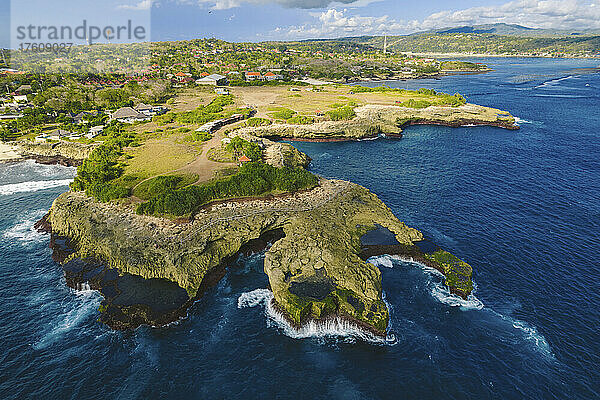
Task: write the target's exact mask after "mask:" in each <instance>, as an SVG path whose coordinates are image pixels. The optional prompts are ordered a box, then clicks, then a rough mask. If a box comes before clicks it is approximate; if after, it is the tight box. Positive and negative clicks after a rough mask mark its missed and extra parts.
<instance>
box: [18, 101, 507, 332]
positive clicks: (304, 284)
mask: <svg viewBox="0 0 600 400" xmlns="http://www.w3.org/2000/svg"><path fill="white" fill-rule="evenodd" d="M356 114H357V116H356V118H354V119H352V120H350V121H327V122H320V123H315V124H312V125H287V124H275V125H270V126H263V127H252V128H250V127H246V128H240V129H237V130H234V131H232V132H230V134H229V136H230V137H233V136H240V137H242V138H244V139H246V140H250V141H254V142H260V143H261V147H262V149H263V158H264V161H265V162H267V163H268V164H271V165H273V166H276V167H304V168H305V167H306V166H307V165H308V164H309V162H310V158H308V157H307V156H306V155H305V154H303V153H301V152H299V151H298V150H297V149H295V148H294V147H293V146H291V145H289V144H287V143H280V142H276V141H273V140H271V139H286V140H290V141H294V140H307V141H340V140H365V139H372V138H376V137H378V136H386V137H395V138H401V137H402V130H403V128H405V127H406V126H409V125H419V124H435V125H445V126H452V127H454V126H464V125H487V126H496V127H501V128H505V129H518V125H516V124H515V119H514V117H512V116H511V115H510V114H509V113H506V112H503V111H500V110H496V109H492V108H488V107H481V106H476V105H472V104H466V105H464V106H460V107H433V106H432V107H428V108H426V109H408V108H403V107H397V106H378V105H368V106H363V107H359V108H357V109H356ZM92 149H93V147H91V146H88V147H73V146H72V145H71V144H70V143H65V144H62V145H58V144H55V145H50V146H39V147H38V146H36V147H28V148H27V151H28V153H29V154H34V155H35V156H36V157H48V158H49V159H50V160H54V161H55V160H60V157H64V158H67V159H71V160H82V159H85V157H87V155H89V152H91V150H92ZM40 159H41V160H43V158H40ZM37 227H38V228H39V229H43V230H44V231H47V232H50V234H51V235H52V240H51V244H52V246H53V249H54V253H55V255H56V260H57V261H58V262H60V263H61V264H62V265H63V268H64V270H65V276H66V280H67V283H68V284H69V286H71V287H73V288H74V289H77V290H81V289H82V288H83V289H85V290H87V289H96V290H99V291H100V292H101V293H102V294H103V296H104V301H103V302H102V304H101V306H100V312H101V315H100V321H102V322H104V323H106V324H107V325H108V326H110V327H112V328H114V329H134V328H136V327H138V326H140V325H143V324H144V325H152V326H164V325H167V324H169V323H172V322H174V321H177V320H179V319H181V318H184V317H185V316H186V315H187V313H188V309H189V308H190V306H191V305H192V304H193V303H194V302H195V301H196V300H198V299H199V298H200V297H201V296H202V295H203V294H204V293H205V291H206V290H208V289H210V288H211V287H212V286H214V285H215V284H216V283H217V282H219V281H220V279H221V278H223V276H224V275H225V273H226V270H227V268H231V267H234V265H235V263H236V260H237V259H238V256H239V255H240V254H243V253H245V252H247V251H265V260H264V271H265V273H266V275H267V276H268V278H269V289H270V290H271V291H272V293H273V299H272V300H271V304H270V306H271V307H272V309H273V310H276V312H277V313H278V314H280V315H281V316H282V317H283V318H284V319H285V320H286V321H287V322H288V323H289V324H290V326H292V327H294V328H296V329H301V328H302V327H304V326H307V324H313V323H317V324H321V323H328V322H331V321H344V323H347V324H351V325H352V326H355V327H358V328H360V329H361V330H364V331H368V332H369V333H371V334H374V335H377V336H382V337H384V336H385V335H386V332H387V328H388V323H389V310H388V308H387V305H386V304H385V302H384V301H383V289H382V288H383V283H382V278H381V272H380V270H379V269H378V268H377V267H376V266H374V265H373V264H371V263H369V262H368V259H369V258H370V257H373V256H378V255H383V254H389V255H397V256H399V257H400V258H401V259H406V260H410V261H415V262H419V263H422V264H424V265H427V266H429V267H431V268H434V269H436V270H438V271H439V272H441V273H442V274H443V275H444V276H445V277H446V285H447V286H448V287H449V289H450V291H451V293H453V294H455V295H457V296H460V297H462V298H463V299H466V298H467V297H468V296H469V295H470V294H471V291H472V290H473V283H472V275H473V269H472V267H471V266H470V265H468V264H467V263H465V262H464V261H462V260H460V259H459V258H457V257H455V256H454V255H452V254H450V253H448V252H446V251H444V250H442V249H440V248H439V247H437V246H435V245H433V244H431V243H430V242H428V241H426V240H425V238H424V237H423V234H422V233H421V232H419V231H418V230H416V229H414V228H410V227H408V226H406V225H405V224H404V223H402V222H401V221H400V220H398V218H396V216H394V214H393V213H392V211H391V210H390V209H389V208H388V207H387V206H386V205H385V204H383V203H382V202H381V201H380V200H379V199H378V198H377V196H375V195H374V194H373V193H371V192H370V191H369V190H367V189H365V188H363V187H361V186H359V185H356V184H353V183H350V182H345V181H341V180H328V179H321V180H320V182H319V185H318V186H317V187H315V188H313V189H309V190H305V191H301V192H296V193H288V194H284V195H280V196H269V197H265V198H249V199H229V200H221V201H216V202H213V203H211V204H208V205H206V206H205V207H203V208H202V209H200V210H199V211H198V212H196V213H195V214H194V215H192V216H191V217H190V218H186V219H180V220H169V219H167V218H158V217H150V216H141V215H137V214H136V212H135V205H134V204H132V203H128V202H125V203H123V202H109V203H100V202H97V201H95V200H94V199H92V198H90V197H88V196H86V195H85V194H84V193H80V192H67V193H64V194H62V195H61V196H59V197H58V198H57V199H56V200H55V201H54V203H53V205H52V208H51V209H50V211H49V213H48V215H47V216H46V217H45V218H44V219H43V220H42V221H41V222H40V223H39V224H38V226H37ZM373 236H374V237H375V238H378V237H379V239H376V240H374V239H373ZM381 238H384V240H380V239H381Z"/></svg>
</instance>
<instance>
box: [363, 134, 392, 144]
mask: <svg viewBox="0 0 600 400" xmlns="http://www.w3.org/2000/svg"><path fill="white" fill-rule="evenodd" d="M382 138H385V135H384V134H381V135H377V136H374V137H369V138H364V139H357V140H356V141H357V142H371V141H373V140H377V139H382Z"/></svg>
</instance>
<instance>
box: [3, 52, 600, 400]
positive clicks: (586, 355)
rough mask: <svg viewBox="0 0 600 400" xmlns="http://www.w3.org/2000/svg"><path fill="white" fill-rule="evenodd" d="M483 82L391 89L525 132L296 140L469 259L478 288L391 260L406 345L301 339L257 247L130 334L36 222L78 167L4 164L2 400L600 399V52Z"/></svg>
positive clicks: (520, 64)
mask: <svg viewBox="0 0 600 400" xmlns="http://www.w3.org/2000/svg"><path fill="white" fill-rule="evenodd" d="M476 61H482V62H485V63H487V64H488V65H490V66H491V67H492V68H494V71H493V72H490V73H486V74H481V75H468V76H450V77H445V78H443V79H441V80H420V81H409V82H387V84H389V85H390V86H395V87H404V88H411V89H413V88H418V87H427V88H433V89H436V90H442V91H446V92H450V93H454V92H460V93H462V94H463V95H465V96H466V97H467V98H468V100H469V101H470V102H473V103H477V104H482V105H486V106H493V107H497V108H500V109H503V110H508V111H510V112H511V113H512V114H513V115H515V116H517V117H519V121H520V124H521V127H522V129H521V130H520V131H508V130H502V129H496V128H487V127H466V128H458V129H451V128H444V127H425V126H419V127H412V128H409V129H407V130H406V132H405V137H404V138H403V139H402V140H387V139H378V140H373V141H364V142H350V143H326V144H321V143H319V144H315V143H295V145H296V146H298V148H300V149H301V150H302V151H304V152H306V153H307V154H309V155H310V156H311V157H312V158H313V163H312V165H311V169H312V171H313V172H315V173H318V174H321V175H324V176H327V177H336V178H342V179H348V180H352V181H354V182H356V183H359V184H362V185H364V186H366V187H367V188H369V189H370V190H372V191H373V192H374V193H376V194H377V195H378V196H379V197H380V198H381V199H382V200H383V201H384V202H385V203H386V204H387V205H389V206H390V208H391V209H392V210H393V211H394V212H395V214H396V215H397V216H398V217H399V218H400V219H401V220H403V221H405V222H406V223H407V224H409V225H410V226H413V227H416V228H418V229H420V230H422V231H423V232H425V233H426V234H427V235H428V236H429V237H430V238H432V239H433V240H434V241H435V242H436V243H437V244H439V245H440V246H442V247H444V248H445V249H447V250H449V251H451V252H453V253H454V254H456V255H457V256H459V257H461V258H463V259H464V260H466V261H467V262H469V263H470V264H471V265H472V266H473V267H474V269H475V271H476V272H475V276H474V280H475V282H476V284H477V290H476V293H475V296H476V299H473V300H472V301H470V302H469V303H465V304H463V305H462V306H460V307H459V306H456V301H455V300H456V299H454V298H452V297H450V296H448V295H447V293H445V292H444V290H443V287H442V285H441V278H440V277H439V276H437V275H436V274H433V273H431V272H430V271H427V270H424V269H423V268H421V267H419V266H418V265H413V264H407V263H403V262H399V261H397V260H394V259H392V258H390V257H385V256H384V257H379V258H377V259H374V260H372V262H374V263H376V264H377V265H379V266H380V267H381V269H382V271H383V288H384V291H385V295H386V300H387V302H388V303H389V305H390V309H391V321H392V328H391V332H390V336H392V337H393V340H389V341H388V342H387V343H373V342H370V341H367V340H364V339H361V338H356V337H352V336H347V335H346V336H328V335H322V334H318V333H315V335H314V336H308V337H307V335H298V334H294V333H292V332H290V331H289V330H288V329H286V328H285V327H284V326H282V325H281V324H280V323H279V322H278V321H277V320H274V319H272V318H271V317H270V316H269V315H267V314H266V311H265V299H267V298H268V297H269V293H268V291H265V290H264V289H266V288H267V279H266V276H265V275H264V273H263V272H262V265H263V264H262V263H263V258H262V256H261V255H260V254H259V255H254V256H252V257H249V258H247V259H243V260H241V265H242V266H241V267H232V268H231V269H230V270H229V272H228V273H227V275H226V277H225V278H224V279H223V280H222V281H221V282H220V283H219V284H218V286H217V287H215V288H214V289H213V290H211V291H209V292H208V294H207V295H206V296H205V297H204V298H202V299H201V300H200V301H199V302H197V303H196V304H195V305H194V306H193V307H192V309H191V310H190V315H189V318H188V319H186V320H183V321H181V322H179V323H178V324H175V325H172V326H170V327H167V328H162V329H155V328H149V327H142V328H139V329H137V330H136V331H134V332H130V333H121V332H113V331H111V330H110V329H108V328H107V327H106V326H104V325H102V324H101V323H99V322H97V318H98V311H97V307H98V305H99V304H100V301H101V296H100V295H99V294H98V293H95V292H93V291H83V292H75V291H73V290H72V289H69V288H67V286H66V285H65V280H64V277H63V272H62V269H61V267H60V266H59V265H57V264H55V263H54V262H53V261H52V259H51V251H50V249H49V248H48V243H49V238H48V237H47V236H44V235H42V234H38V233H36V232H35V231H34V230H33V229H32V226H33V223H34V222H35V221H36V220H37V219H39V218H40V217H41V216H42V215H43V214H44V213H45V212H46V210H47V209H48V208H49V207H50V205H51V204H52V201H53V199H54V198H56V196H57V195H58V194H60V193H61V192H62V191H65V190H66V189H67V187H66V186H65V183H66V182H67V181H68V179H70V178H72V176H73V175H74V170H72V169H68V168H63V167H57V166H52V167H48V166H40V165H36V164H33V163H31V162H26V163H19V164H11V165H1V166H0V254H1V255H2V261H1V262H0V332H1V333H0V366H1V367H0V398H2V399H26V398H43V399H274V398H277V399H436V400H437V399H441V398H444V399H479V400H481V399H536V400H539V399H595V398H600V280H599V278H598V277H599V276H600V74H598V73H591V72H590V71H587V70H583V69H581V68H585V67H597V66H598V64H600V61H576V60H547V59H543V60H539V59H486V60H476Z"/></svg>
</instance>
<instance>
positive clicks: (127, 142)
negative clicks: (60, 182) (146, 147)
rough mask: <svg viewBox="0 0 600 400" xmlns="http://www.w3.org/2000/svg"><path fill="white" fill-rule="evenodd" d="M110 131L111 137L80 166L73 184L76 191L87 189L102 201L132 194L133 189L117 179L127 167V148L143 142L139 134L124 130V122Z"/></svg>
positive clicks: (86, 190) (88, 193)
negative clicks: (123, 158)
mask: <svg viewBox="0 0 600 400" xmlns="http://www.w3.org/2000/svg"><path fill="white" fill-rule="evenodd" d="M107 131H108V132H107V133H106V136H107V137H108V140H106V141H104V142H103V143H102V144H101V145H100V146H98V147H97V148H96V149H94V150H93V151H92V152H91V153H90V155H89V157H88V158H87V159H86V160H84V161H83V163H82V164H81V165H80V166H79V167H78V168H77V176H76V177H75V179H74V181H73V183H72V184H71V189H72V190H75V191H85V193H86V194H87V195H88V196H92V197H94V198H95V199H96V200H99V201H102V202H107V201H110V200H114V199H121V198H124V197H128V196H129V194H130V190H129V188H128V187H126V186H125V185H122V184H121V183H122V182H118V181H117V179H118V178H120V177H121V176H122V175H123V171H124V170H125V166H124V164H123V162H122V156H123V155H124V153H123V148H124V147H127V146H137V145H139V143H138V142H137V140H136V138H135V136H134V135H133V134H131V133H130V132H126V131H124V130H123V127H122V125H121V124H118V123H117V124H114V125H112V126H111V127H109V128H108V129H107Z"/></svg>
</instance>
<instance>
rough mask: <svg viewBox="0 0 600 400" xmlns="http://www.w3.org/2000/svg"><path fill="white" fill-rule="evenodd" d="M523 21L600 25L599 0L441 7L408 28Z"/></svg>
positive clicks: (545, 24) (523, 0)
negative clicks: (462, 8) (447, 9)
mask: <svg viewBox="0 0 600 400" xmlns="http://www.w3.org/2000/svg"><path fill="white" fill-rule="evenodd" d="M498 22H504V23H510V24H520V25H524V26H528V27H532V28H552V29H579V30H581V29H589V28H600V0H515V1H510V2H508V3H505V4H503V5H500V6H482V7H473V8H468V9H466V10H459V11H441V12H438V13H435V14H432V15H430V16H429V17H427V18H425V19H424V20H423V21H411V22H409V24H408V25H409V26H408V28H409V29H412V30H417V29H435V28H442V27H446V26H459V25H474V24H487V23H498Z"/></svg>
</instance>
